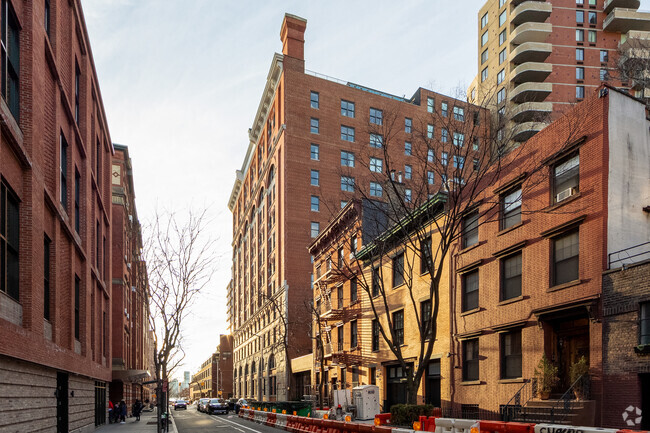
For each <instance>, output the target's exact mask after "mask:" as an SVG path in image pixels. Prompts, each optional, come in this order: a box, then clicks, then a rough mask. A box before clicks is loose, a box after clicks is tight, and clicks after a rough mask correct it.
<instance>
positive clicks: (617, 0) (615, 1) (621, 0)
mask: <svg viewBox="0 0 650 433" xmlns="http://www.w3.org/2000/svg"><path fill="white" fill-rule="evenodd" d="M639 6H641V2H640V1H639V0H605V9H604V11H605V13H606V14H608V13H610V12H611V11H612V9H614V8H625V9H634V10H636V9H639Z"/></svg>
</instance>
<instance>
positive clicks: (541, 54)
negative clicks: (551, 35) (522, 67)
mask: <svg viewBox="0 0 650 433" xmlns="http://www.w3.org/2000/svg"><path fill="white" fill-rule="evenodd" d="M552 49H553V48H552V45H551V44H547V43H543V42H525V43H523V44H521V45H519V46H518V47H517V48H515V49H514V50H512V51H511V52H510V61H511V62H513V63H514V64H516V65H519V64H522V63H526V62H543V61H544V60H546V58H547V57H548V56H550V55H551V51H552Z"/></svg>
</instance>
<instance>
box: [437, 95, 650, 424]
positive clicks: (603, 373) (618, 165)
mask: <svg viewBox="0 0 650 433" xmlns="http://www.w3.org/2000/svg"><path fill="white" fill-rule="evenodd" d="M649 125H650V123H649V122H648V120H647V119H646V113H645V107H644V104H643V103H642V102H640V101H638V100H635V99H634V98H632V97H630V96H628V95H625V94H623V93H621V92H619V91H616V90H614V89H613V88H608V87H602V88H600V89H599V90H597V91H594V92H591V93H590V94H588V95H587V97H586V99H585V101H584V102H582V103H581V104H579V105H577V106H576V107H575V108H573V109H572V110H571V111H569V112H567V114H566V115H565V116H563V117H561V118H560V119H558V120H557V121H555V122H553V123H551V124H550V125H549V126H548V127H547V128H546V129H544V131H542V132H540V133H539V134H537V135H535V136H534V137H533V138H532V139H530V140H529V141H528V142H527V143H526V145H525V147H523V149H524V150H523V151H522V152H513V153H511V155H509V158H515V162H516V164H515V166H516V167H517V168H516V169H513V170H511V171H507V172H504V173H503V174H502V177H501V179H502V180H501V181H500V183H499V184H498V185H496V186H495V187H494V188H489V189H488V190H487V191H486V197H485V199H484V200H483V201H482V202H480V203H477V207H476V212H473V213H469V214H467V215H466V217H465V219H466V220H465V229H464V232H463V235H462V239H461V241H459V245H458V246H457V250H456V253H455V254H454V256H453V257H452V261H451V263H450V268H451V272H452V277H451V283H452V284H451V294H452V304H451V305H452V306H453V309H454V310H453V311H452V314H451V317H452V323H451V332H452V335H453V337H454V338H453V340H452V345H451V348H450V353H451V354H452V358H453V363H454V365H455V368H451V369H450V370H449V372H448V373H447V374H449V375H450V383H451V386H452V389H451V394H452V395H453V396H454V398H453V401H452V402H451V406H450V407H451V408H453V409H454V412H453V414H454V415H457V416H466V417H476V416H480V417H486V416H490V415H496V416H498V415H499V413H500V412H501V411H502V410H503V409H504V405H506V404H511V405H513V406H516V405H521V406H517V412H516V413H515V417H518V416H519V415H520V414H524V413H529V414H530V413H531V412H529V411H528V408H530V407H531V406H532V404H533V403H534V402H535V401H534V398H535V397H536V396H535V394H534V387H535V385H534V383H535V381H534V380H531V379H532V378H533V377H534V369H535V367H536V366H537V364H538V362H539V361H540V359H541V357H542V355H543V354H545V355H546V356H547V357H548V358H549V359H550V360H551V361H552V362H553V363H555V365H556V366H558V367H559V379H560V380H559V382H558V383H557V385H556V386H555V387H554V388H553V389H552V395H551V397H552V399H553V398H559V397H560V396H562V395H563V393H565V392H566V391H569V393H570V394H572V391H571V389H572V388H571V386H572V380H571V379H570V375H569V372H570V368H571V366H572V365H573V364H574V363H576V362H577V361H578V360H579V359H580V358H581V357H585V359H586V360H587V362H588V366H589V373H588V375H589V382H590V384H591V386H590V388H591V393H590V396H587V399H586V401H584V402H583V403H581V404H579V405H574V406H571V407H572V408H573V409H572V412H571V413H572V414H573V415H569V416H578V418H575V419H573V422H574V425H589V424H591V425H602V424H610V425H612V424H616V426H617V427H624V424H623V423H622V421H621V420H620V418H619V421H618V423H616V422H614V420H613V419H612V418H611V417H612V415H611V414H610V412H611V410H612V408H610V407H608V405H611V401H612V395H611V394H610V392H611V390H612V388H611V387H612V382H611V381H609V380H608V379H607V375H608V373H607V369H609V370H610V371H611V373H609V374H611V379H614V378H615V377H616V374H617V370H616V368H614V366H613V364H612V361H614V359H616V357H617V356H625V357H628V358H633V359H634V362H635V364H633V365H631V366H630V367H629V368H631V369H635V368H637V367H638V370H637V371H638V372H639V373H642V372H643V371H645V370H643V368H644V367H642V366H641V364H642V363H643V362H644V360H643V359H641V358H637V357H636V355H635V354H634V353H633V352H632V348H631V347H628V348H626V351H625V354H620V355H619V354H616V349H615V347H620V346H618V343H613V342H612V337H614V335H616V332H619V331H617V330H616V329H615V327H616V326H620V325H616V324H615V323H612V324H611V327H610V328H609V329H610V331H609V332H610V333H611V335H609V336H608V334H607V333H606V332H605V330H604V326H607V325H605V323H607V321H608V320H607V318H606V317H604V315H603V306H604V304H605V302H607V304H608V305H612V304H613V303H617V299H619V297H631V299H630V301H635V302H636V304H635V305H636V307H635V308H638V305H639V304H638V302H640V301H641V300H642V298H643V296H642V295H641V292H643V291H644V290H645V289H644V288H643V287H638V288H636V287H635V288H634V289H629V287H630V284H629V283H627V282H626V281H625V277H624V275H625V272H628V274H631V273H633V272H638V273H643V272H645V271H644V269H645V270H647V268H644V269H642V268H639V269H638V270H636V271H631V270H630V271H623V272H621V273H620V274H617V273H613V274H608V275H607V276H606V277H605V280H606V282H605V283H603V272H605V271H607V270H608V269H609V261H608V258H609V257H610V255H611V254H612V253H615V252H618V251H622V250H626V249H628V248H630V247H633V246H635V245H638V244H639V242H640V241H639V240H647V239H649V238H650V214H649V213H648V207H647V203H648V202H649V200H650V196H648V185H649V184H650V134H649V133H648V126H649ZM549 155H551V156H549ZM531 162H532V163H534V164H539V166H540V169H537V170H530V169H529V168H527V167H531ZM513 197H514V198H513ZM489 203H500V204H501V205H500V206H499V209H498V212H499V213H498V215H497V218H491V217H490V215H489V214H488V212H489V208H490V205H489ZM644 206H645V207H644ZM646 256H647V252H646ZM637 278H641V279H643V277H637ZM645 279H647V273H646V274H645ZM608 280H609V281H608ZM608 286H609V288H608V289H607V290H608V292H607V291H605V288H606V287H608ZM604 291H605V292H604ZM619 292H620V293H619ZM608 297H609V300H607V298H608ZM644 299H645V298H644ZM630 308H632V307H630ZM606 311H607V314H613V313H617V310H616V308H613V309H612V307H611V306H610V307H607V309H606ZM636 311H638V310H635V312H636ZM620 312H621V313H624V312H626V311H623V310H621V311H620ZM626 326H627V325H626ZM628 340H629V341H627V342H628V343H629V344H632V343H633V341H632V340H634V339H632V340H630V339H628ZM613 344H614V346H612V345H613ZM607 359H610V361H609V362H608V361H607ZM635 366H636V367H635ZM645 368H647V366H646V367H645ZM619 369H620V366H619ZM618 372H619V373H620V371H618ZM644 377H645V376H638V377H635V376H634V375H632V374H629V373H628V374H627V380H626V383H633V384H635V387H633V388H632V395H630V398H631V399H634V398H638V397H639V393H640V391H639V389H640V386H641V383H642V381H643V380H645V379H644ZM608 385H609V388H608ZM616 386H617V388H618V389H619V390H620V384H619V383H617V384H616ZM634 390H636V391H634ZM634 392H636V394H634ZM635 396H636V397H635ZM517 397H519V398H517ZM515 401H516V402H517V403H516V404H515V403H514V402H515ZM631 401H639V400H638V399H637V400H631ZM536 404H538V405H539V403H536ZM630 404H632V403H630ZM646 404H647V403H646ZM545 405H546V406H547V409H550V407H552V406H553V405H556V408H555V413H556V416H562V409H561V408H560V407H561V405H562V402H560V401H557V400H555V401H553V400H551V401H550V402H549V403H545ZM522 406H523V409H522V408H521V407H522ZM616 409H617V410H618V406H616ZM538 411H539V410H538ZM618 416H619V417H620V413H619V415H618ZM614 418H615V417H614ZM528 419H532V418H530V417H529V418H528ZM545 419H546V420H549V418H545ZM555 420H556V421H557V420H558V418H555Z"/></svg>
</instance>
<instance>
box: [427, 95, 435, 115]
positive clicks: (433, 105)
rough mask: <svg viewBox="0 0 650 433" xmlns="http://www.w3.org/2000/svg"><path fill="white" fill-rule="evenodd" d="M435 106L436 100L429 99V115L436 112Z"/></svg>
mask: <svg viewBox="0 0 650 433" xmlns="http://www.w3.org/2000/svg"><path fill="white" fill-rule="evenodd" d="M435 104H436V100H435V99H433V98H429V97H427V111H428V112H429V113H433V112H434V111H435Z"/></svg>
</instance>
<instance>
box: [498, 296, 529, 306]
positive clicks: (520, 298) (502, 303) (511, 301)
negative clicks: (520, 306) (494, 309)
mask: <svg viewBox="0 0 650 433" xmlns="http://www.w3.org/2000/svg"><path fill="white" fill-rule="evenodd" d="M524 299H526V298H524V296H523V295H519V296H517V297H516V298H510V299H506V300H505V301H501V302H499V303H498V304H497V306H502V305H508V304H512V303H515V302H519V301H523V300H524Z"/></svg>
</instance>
